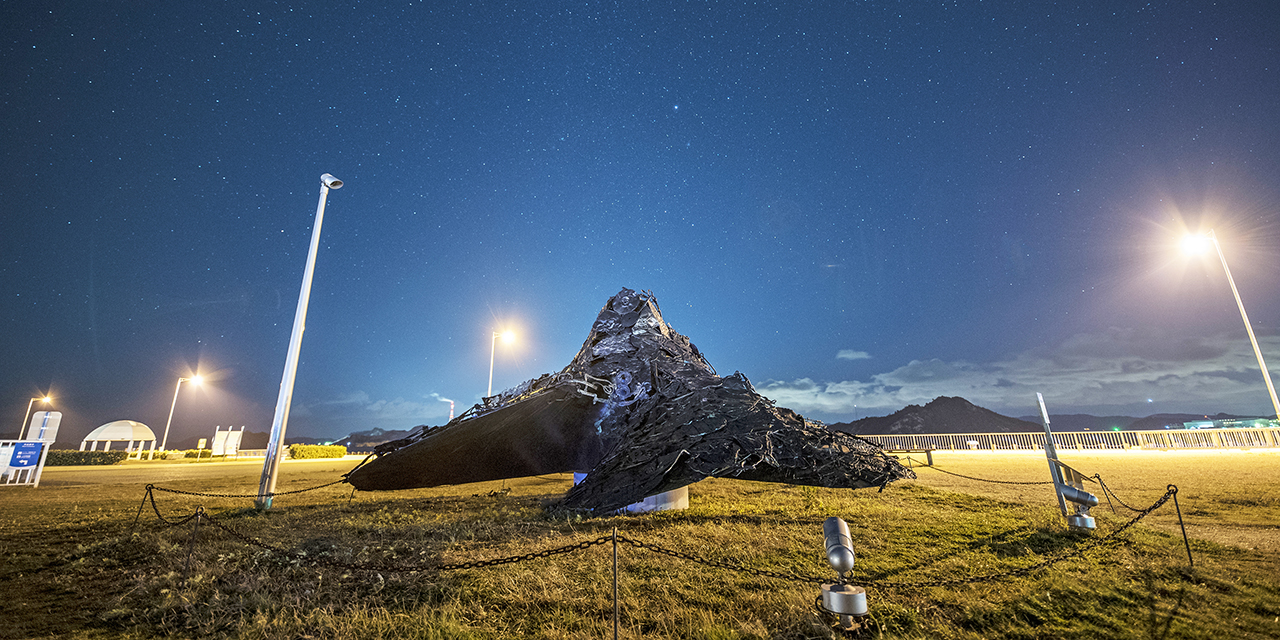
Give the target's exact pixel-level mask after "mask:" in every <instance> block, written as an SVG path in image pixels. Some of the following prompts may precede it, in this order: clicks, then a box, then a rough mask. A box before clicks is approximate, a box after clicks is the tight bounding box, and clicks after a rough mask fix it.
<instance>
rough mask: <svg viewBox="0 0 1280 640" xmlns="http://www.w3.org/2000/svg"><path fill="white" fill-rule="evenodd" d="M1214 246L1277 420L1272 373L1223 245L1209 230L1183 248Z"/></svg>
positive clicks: (1186, 240) (1195, 250)
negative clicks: (1254, 333) (1264, 357)
mask: <svg viewBox="0 0 1280 640" xmlns="http://www.w3.org/2000/svg"><path fill="white" fill-rule="evenodd" d="M1210 243H1212V244H1213V248H1214V249H1216V250H1217V251H1218V259H1219V260H1221V261H1222V270H1223V271H1224V272H1226V274H1227V284H1229V285H1231V293H1232V294H1233V295H1235V297H1236V306H1237V307H1239V308H1240V318H1241V319H1242V320H1244V330H1245V331H1247V332H1248V333H1249V342H1250V343H1251V344H1252V345H1253V355H1255V356H1257V357H1258V368H1260V369H1262V379H1263V380H1265V381H1266V383H1267V392H1268V393H1270V394H1271V407H1272V408H1273V409H1275V411H1276V418H1280V401H1278V400H1276V387H1275V385H1273V384H1271V372H1270V371H1268V370H1267V363H1266V362H1265V361H1263V359H1262V350H1261V349H1259V348H1258V339H1257V338H1255V337H1254V336H1253V327H1252V326H1250V325H1249V314H1247V313H1245V312H1244V303H1243V302H1241V301H1240V292H1239V291H1238V290H1236V281H1235V280H1234V279H1232V277H1231V269H1230V268H1229V267H1228V266H1227V258H1226V256H1224V255H1222V245H1220V244H1218V236H1217V235H1216V234H1214V232H1213V230H1212V229H1210V230H1209V234H1208V235H1204V236H1195V235H1192V236H1187V237H1186V238H1184V239H1183V241H1182V248H1183V249H1184V250H1185V251H1186V252H1187V253H1191V254H1198V253H1203V252H1204V251H1205V249H1208V248H1209V244H1210Z"/></svg>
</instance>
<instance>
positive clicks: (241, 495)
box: [147, 478, 347, 498]
mask: <svg viewBox="0 0 1280 640" xmlns="http://www.w3.org/2000/svg"><path fill="white" fill-rule="evenodd" d="M346 481H347V479H346V478H339V479H337V480H334V481H333V482H327V483H325V484H321V485H316V486H314V487H307V488H306V489H294V490H292V491H275V492H272V493H264V494H262V496H264V497H270V498H274V497H276V496H292V495H297V494H299V493H306V492H308V491H315V490H316V489H323V488H325V487H332V486H333V485H335V484H342V483H344V482H346ZM147 491H164V492H165V493H176V494H179V495H184V496H200V497H201V498H257V497H259V494H256V493H204V492H201V491H183V490H181V489H170V488H168V487H157V486H155V485H153V484H149V485H147Z"/></svg>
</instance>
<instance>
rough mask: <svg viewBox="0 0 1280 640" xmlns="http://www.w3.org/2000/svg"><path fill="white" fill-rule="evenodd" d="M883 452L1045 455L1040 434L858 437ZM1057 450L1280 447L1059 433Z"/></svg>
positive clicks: (1216, 436)
mask: <svg viewBox="0 0 1280 640" xmlns="http://www.w3.org/2000/svg"><path fill="white" fill-rule="evenodd" d="M859 437H861V438H865V439H867V440H870V441H872V442H875V443H877V444H879V445H880V446H882V447H884V448H885V449H929V448H933V449H938V450H941V451H947V450H951V451H963V450H970V449H976V450H987V451H1016V450H1036V449H1044V434H1043V433H946V434H902V435H874V436H859ZM1053 444H1054V446H1056V447H1057V448H1058V449H1079V450H1097V449H1113V450H1122V449H1249V448H1254V447H1273V448H1274V447H1276V446H1278V445H1280V429H1276V428H1267V429H1186V430H1183V429H1178V430H1172V429H1170V430H1160V431H1062V432H1055V433H1054V434H1053Z"/></svg>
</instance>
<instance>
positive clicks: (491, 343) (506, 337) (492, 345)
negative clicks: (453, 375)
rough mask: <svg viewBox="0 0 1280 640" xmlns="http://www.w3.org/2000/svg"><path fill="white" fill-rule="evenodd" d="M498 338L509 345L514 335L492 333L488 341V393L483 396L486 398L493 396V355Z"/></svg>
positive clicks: (505, 332) (496, 347)
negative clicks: (491, 337)
mask: <svg viewBox="0 0 1280 640" xmlns="http://www.w3.org/2000/svg"><path fill="white" fill-rule="evenodd" d="M499 337H501V338H502V341H503V342H505V343H508V344H510V343H511V341H512V340H515V339H516V334H515V333H513V332H511V331H503V332H502V333H498V332H497V331H494V332H493V339H492V340H490V341H489V392H488V393H486V394H485V397H486V398H488V397H490V396H492V395H493V354H494V353H495V352H496V351H497V349H498V338H499Z"/></svg>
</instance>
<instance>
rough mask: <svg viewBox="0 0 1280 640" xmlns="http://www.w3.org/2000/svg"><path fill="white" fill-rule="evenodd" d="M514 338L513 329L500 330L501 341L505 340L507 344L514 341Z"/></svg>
mask: <svg viewBox="0 0 1280 640" xmlns="http://www.w3.org/2000/svg"><path fill="white" fill-rule="evenodd" d="M515 339H516V333H515V332H514V331H503V332H502V341H503V342H505V343H507V344H511V343H512V342H515Z"/></svg>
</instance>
